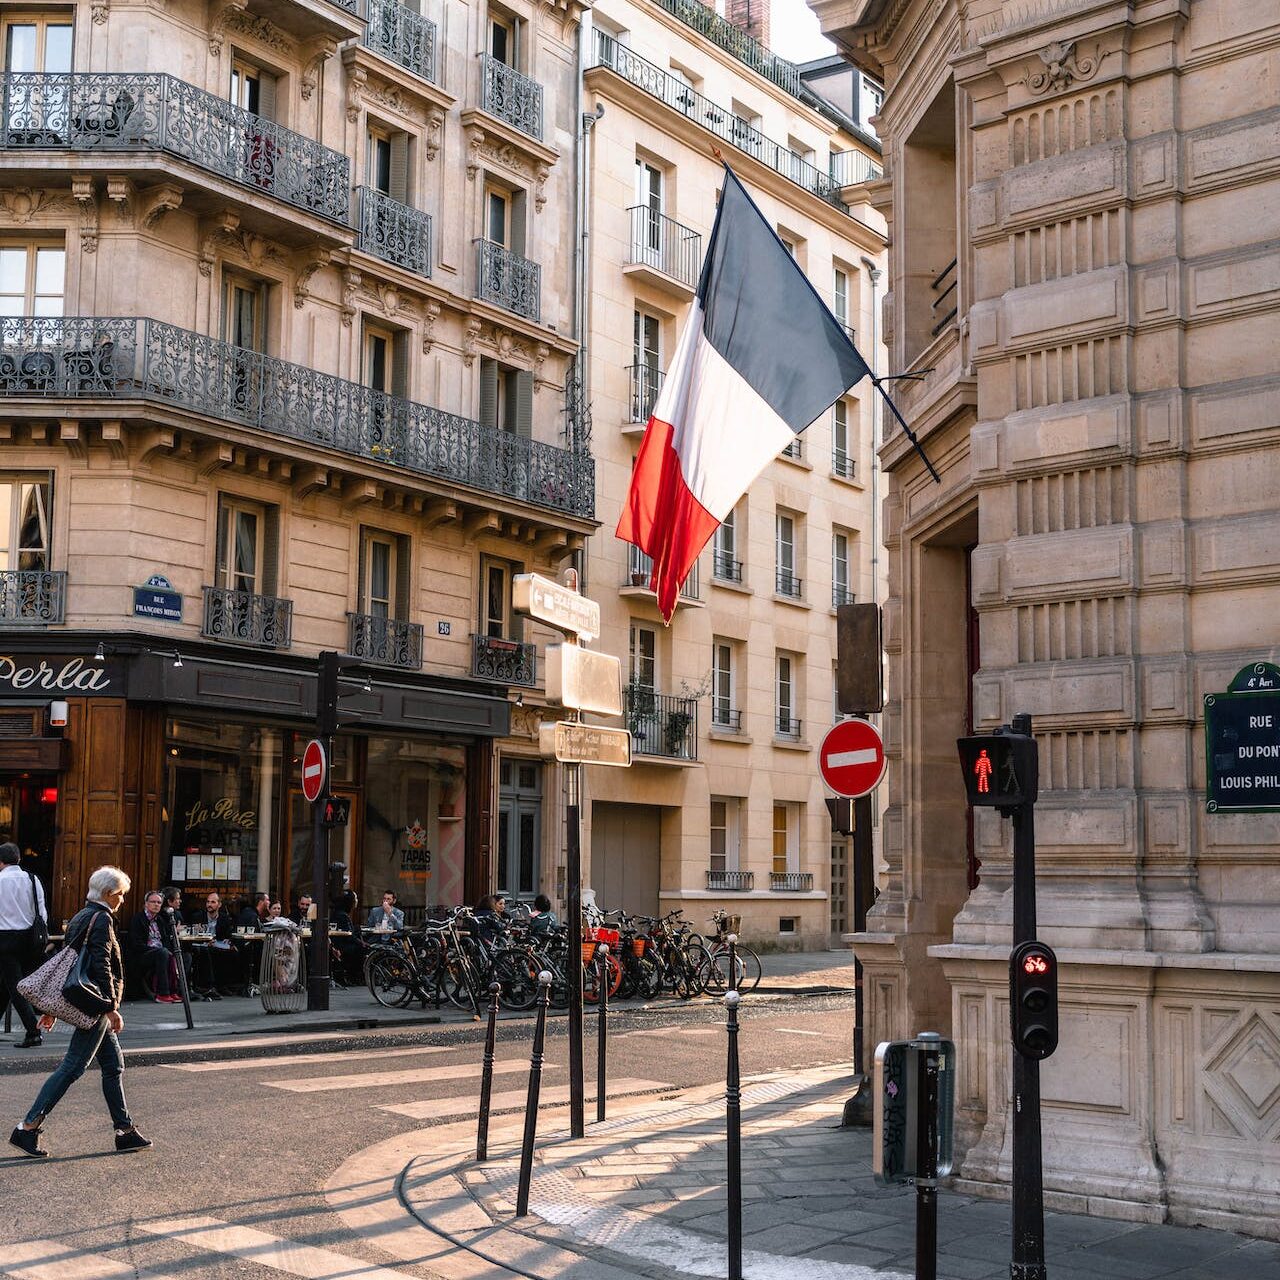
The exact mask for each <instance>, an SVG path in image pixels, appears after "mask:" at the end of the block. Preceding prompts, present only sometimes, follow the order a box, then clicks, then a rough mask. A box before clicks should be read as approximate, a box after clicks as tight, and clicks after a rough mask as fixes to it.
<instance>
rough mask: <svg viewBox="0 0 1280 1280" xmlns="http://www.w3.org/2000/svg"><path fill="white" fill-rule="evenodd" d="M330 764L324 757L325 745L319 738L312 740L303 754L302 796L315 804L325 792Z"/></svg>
mask: <svg viewBox="0 0 1280 1280" xmlns="http://www.w3.org/2000/svg"><path fill="white" fill-rule="evenodd" d="M328 763H329V762H328V761H327V760H326V759H325V755H324V744H323V743H322V742H321V741H320V740H319V739H318V738H312V739H311V741H310V742H308V743H307V749H306V750H305V751H304V752H303V753H302V794H303V795H304V796H306V798H307V799H308V800H310V801H311V802H312V803H313V804H314V803H315V801H317V800H319V799H320V793H321V792H322V791H323V790H324V781H325V775H326V774H327V773H328V771H329V770H328Z"/></svg>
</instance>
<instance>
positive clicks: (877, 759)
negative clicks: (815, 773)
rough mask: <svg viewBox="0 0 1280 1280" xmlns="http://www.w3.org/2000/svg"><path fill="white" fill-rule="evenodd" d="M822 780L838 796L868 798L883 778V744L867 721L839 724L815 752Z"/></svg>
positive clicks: (828, 733)
mask: <svg viewBox="0 0 1280 1280" xmlns="http://www.w3.org/2000/svg"><path fill="white" fill-rule="evenodd" d="M818 768H819V769H821V770H822V780H823V781H824V782H825V783H826V784H827V786H829V787H830V788H831V790H832V791H834V792H835V793H836V795H838V796H847V797H849V799H851V800H856V799H857V798H858V797H859V796H865V795H869V794H870V793H871V792H872V791H874V790H875V789H876V787H878V786H879V785H880V779H881V778H883V777H884V770H885V758H884V740H883V739H882V738H881V737H880V730H879V729H877V728H876V727H875V725H873V724H872V723H871V722H870V721H869V720H859V719H856V718H854V719H850V720H841V721H840V723H839V724H838V725H836V726H835V727H834V728H833V729H830V730H828V731H827V736H826V737H825V738H823V740H822V746H821V748H820V749H819V751H818Z"/></svg>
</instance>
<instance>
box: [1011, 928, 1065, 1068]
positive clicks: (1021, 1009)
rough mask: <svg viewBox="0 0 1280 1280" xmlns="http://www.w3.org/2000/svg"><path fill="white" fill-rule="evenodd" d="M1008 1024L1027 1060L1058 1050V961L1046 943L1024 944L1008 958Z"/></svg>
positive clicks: (1015, 1041)
mask: <svg viewBox="0 0 1280 1280" xmlns="http://www.w3.org/2000/svg"><path fill="white" fill-rule="evenodd" d="M1009 1023H1010V1034H1011V1036H1012V1039H1013V1047H1014V1048H1015V1049H1016V1050H1017V1051H1018V1052H1019V1053H1020V1054H1022V1056H1023V1057H1024V1058H1035V1059H1037V1060H1038V1059H1040V1058H1047V1057H1048V1056H1049V1055H1050V1054H1051V1053H1052V1052H1053V1051H1054V1050H1055V1049H1056V1048H1057V1047H1058V957H1057V956H1056V955H1054V953H1053V948H1052V947H1047V946H1045V944H1044V943H1043V942H1024V943H1022V944H1020V945H1019V946H1017V947H1015V948H1014V949H1013V954H1012V955H1011V956H1010V957H1009Z"/></svg>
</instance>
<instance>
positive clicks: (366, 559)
mask: <svg viewBox="0 0 1280 1280" xmlns="http://www.w3.org/2000/svg"><path fill="white" fill-rule="evenodd" d="M407 543H408V539H406V538H402V537H400V536H398V535H397V534H394V533H384V532H382V530H380V529H361V530H360V592H359V593H360V601H359V612H360V613H364V614H368V616H369V617H371V618H377V619H379V620H380V621H384V622H385V621H389V620H390V619H392V618H404V617H405V616H406V613H407V608H406V606H407V604H408V588H409V581H408V579H409V574H408V569H409V554H408V545H407Z"/></svg>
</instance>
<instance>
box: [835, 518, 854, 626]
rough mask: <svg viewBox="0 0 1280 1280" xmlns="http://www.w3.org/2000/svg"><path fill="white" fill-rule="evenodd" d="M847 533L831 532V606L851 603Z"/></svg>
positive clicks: (852, 596)
mask: <svg viewBox="0 0 1280 1280" xmlns="http://www.w3.org/2000/svg"><path fill="white" fill-rule="evenodd" d="M849 541H850V539H849V535H848V534H847V533H840V532H839V531H833V532H832V534H831V607H832V608H833V609H834V608H835V607H836V605H840V604H853V603H854V595H853V588H852V587H851V586H850V585H849Z"/></svg>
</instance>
